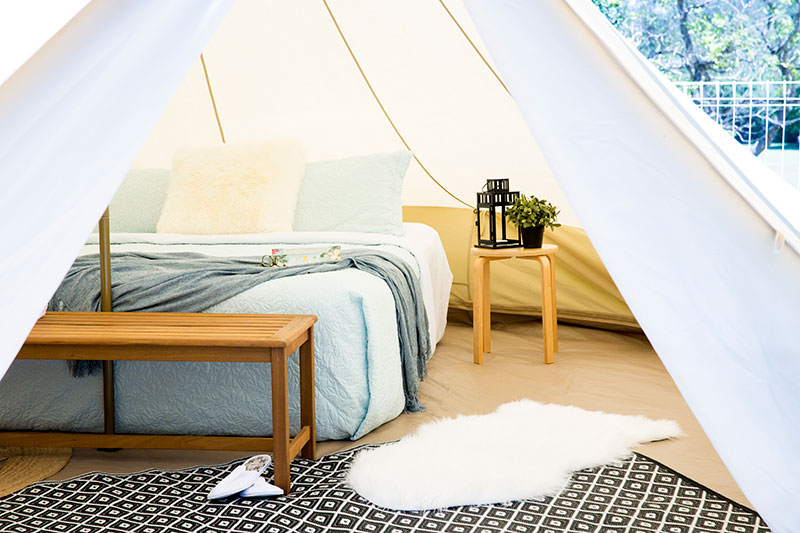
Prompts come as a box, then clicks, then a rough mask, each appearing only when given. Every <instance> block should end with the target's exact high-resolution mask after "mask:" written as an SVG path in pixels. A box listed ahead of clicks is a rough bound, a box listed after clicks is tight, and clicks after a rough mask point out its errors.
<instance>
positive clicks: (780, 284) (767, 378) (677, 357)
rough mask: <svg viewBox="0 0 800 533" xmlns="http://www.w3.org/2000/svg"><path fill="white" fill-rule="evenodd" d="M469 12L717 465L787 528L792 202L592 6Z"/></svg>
mask: <svg viewBox="0 0 800 533" xmlns="http://www.w3.org/2000/svg"><path fill="white" fill-rule="evenodd" d="M468 5H469V7H470V11H471V13H472V15H473V17H474V20H475V21H476V23H477V24H478V27H479V28H480V30H481V34H482V36H483V37H484V39H485V41H486V43H487V45H488V46H489V49H490V50H491V53H492V55H493V57H494V58H495V60H496V61H497V62H498V64H499V67H500V70H501V72H502V73H503V75H504V76H505V78H506V81H507V83H508V84H509V87H510V88H511V90H512V92H514V94H515V95H516V100H517V103H518V105H519V107H520V110H521V112H522V114H523V115H524V116H525V118H526V120H527V122H528V125H529V126H530V128H531V130H532V131H533V133H534V135H535V137H536V138H537V140H538V141H539V144H540V146H541V147H542V150H543V152H544V153H545V155H546V156H547V158H548V161H549V162H550V164H551V165H552V167H553V168H554V169H555V172H556V176H557V177H558V180H559V183H560V184H561V185H562V186H563V187H564V189H565V191H566V192H567V193H568V195H569V199H570V201H571V202H572V204H573V206H574V207H575V208H576V209H577V211H578V212H579V213H580V215H581V219H582V221H583V222H584V224H585V226H586V230H587V232H588V233H589V235H590V237H591V239H592V242H593V243H594V244H595V246H596V247H597V249H598V251H599V253H600V254H601V256H602V257H603V260H604V261H605V263H606V265H607V266H608V269H609V271H610V272H611V274H612V276H613V277H614V279H615V280H616V282H617V284H618V285H619V287H620V289H621V291H622V293H623V294H624V296H625V298H626V300H627V301H628V303H629V304H630V306H631V309H633V311H634V314H635V315H636V317H637V318H638V320H639V322H640V323H641V325H642V327H643V328H644V330H645V332H646V333H647V335H648V338H649V339H650V340H651V342H652V344H653V347H654V348H655V349H656V352H657V353H658V355H659V357H660V358H661V360H662V361H663V362H664V364H665V366H666V367H667V369H668V370H669V372H670V374H671V375H672V377H673V378H674V380H675V382H676V384H677V385H678V387H679V388H680V390H681V393H682V394H683V396H684V397H685V398H686V400H687V402H688V403H689V405H690V406H691V408H692V411H693V412H694V414H695V416H697V419H698V420H699V421H700V423H701V425H702V426H703V429H704V430H705V432H706V434H707V435H708V436H709V438H710V440H711V441H712V443H713V444H714V446H715V448H716V449H717V451H718V452H719V454H720V457H722V459H723V461H724V462H725V464H726V465H727V466H728V468H729V470H730V471H731V473H732V474H733V476H734V478H736V480H737V482H738V483H739V485H740V487H741V488H742V491H743V492H744V493H745V494H746V495H747V497H748V499H749V500H750V501H751V502H752V503H753V504H754V505H755V506H756V508H757V509H758V511H759V512H760V513H761V514H762V516H763V517H764V518H765V519H766V521H767V522H768V523H769V525H770V527H771V528H772V530H773V531H781V532H789V531H798V530H800V510H798V507H797V501H798V497H799V496H800V457H798V454H797V445H798V443H800V429H799V428H800V412H799V411H798V410H797V405H798V400H800V392H798V391H800V358H798V353H800V350H798V346H800V328H798V321H799V320H800V311H798V306H797V302H798V300H800V255H798V251H799V250H800V238H798V237H800V231H798V229H800V226H799V225H798V221H799V218H798V217H800V194H798V192H797V191H795V190H793V189H791V188H790V187H788V186H787V185H786V184H784V183H782V182H781V181H780V178H779V177H778V176H776V175H774V173H772V171H770V170H769V169H767V168H766V167H765V166H763V165H759V164H758V163H757V162H756V161H755V159H754V158H753V157H752V156H751V155H750V154H749V153H747V152H746V150H745V149H744V148H742V147H741V146H739V145H738V144H737V143H736V142H735V141H734V140H733V139H732V138H730V137H729V136H727V135H725V134H724V133H723V132H722V130H721V129H719V128H718V127H717V126H716V125H715V124H713V122H712V121H711V120H710V119H709V118H708V117H707V116H705V115H704V114H703V113H702V112H700V111H699V110H698V109H696V108H695V107H694V106H693V105H692V104H691V103H689V102H688V101H686V100H685V99H684V98H683V97H682V95H680V94H679V93H678V92H677V91H676V90H675V89H674V87H672V86H671V84H670V83H669V82H668V81H667V80H666V79H665V78H664V77H663V76H661V75H660V74H659V73H658V72H657V71H656V70H655V69H654V68H653V67H652V66H651V65H649V64H648V63H647V61H646V60H645V59H644V58H643V57H642V56H641V55H639V54H638V53H637V52H636V51H635V50H633V49H632V48H630V47H629V46H628V44H627V43H626V42H625V41H624V40H623V39H622V38H621V37H620V36H619V35H618V34H617V33H616V32H614V31H613V28H611V27H610V25H609V24H608V22H607V21H606V20H605V19H604V18H603V17H602V15H601V14H600V13H599V12H598V11H597V10H596V9H594V6H592V5H591V4H590V3H588V2H585V1H582V0H566V1H564V2H527V3H525V2H516V1H514V0H502V1H498V2H492V3H491V5H489V4H487V3H482V2H479V1H476V0H468ZM565 36H569V38H565ZM554 42H558V43H559V45H558V46H557V47H552V46H548V45H549V44H550V43H554ZM532 65H535V66H536V69H535V70H534V69H532V68H531V66H532ZM541 71H544V72H547V73H548V75H547V76H546V77H543V76H538V75H537V72H541ZM588 86H591V87H592V90H591V91H588V92H587V91H586V90H585V88H586V87H588ZM553 94H560V95H561V97H562V98H563V99H564V102H565V103H564V104H562V105H559V106H555V107H553V106H549V105H547V103H546V101H545V100H544V99H543V98H542V96H543V95H553ZM567 102H568V103H567ZM783 238H785V239H786V242H787V244H788V245H787V246H782V239H783ZM776 243H777V246H776Z"/></svg>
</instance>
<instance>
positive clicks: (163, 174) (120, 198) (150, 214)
mask: <svg viewBox="0 0 800 533" xmlns="http://www.w3.org/2000/svg"><path fill="white" fill-rule="evenodd" d="M167 187H169V169H168V168H135V169H132V170H131V171H130V172H128V175H127V176H126V177H125V179H124V180H123V182H122V185H120V186H119V189H117V192H116V193H115V194H114V199H113V200H111V207H110V209H109V224H110V226H111V231H117V232H129V233H155V231H156V223H158V218H159V217H160V216H161V208H162V207H164V200H165V199H166V197H167Z"/></svg>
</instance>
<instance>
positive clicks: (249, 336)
mask: <svg viewBox="0 0 800 533" xmlns="http://www.w3.org/2000/svg"><path fill="white" fill-rule="evenodd" d="M316 321H317V317H315V316H307V315H255V314H211V313H195V314H182V313H73V312H68V313H65V312H51V313H47V314H45V315H44V316H43V317H42V318H41V319H39V321H38V322H37V323H36V325H35V326H34V328H33V330H32V331H31V333H30V335H28V339H27V340H26V342H25V345H24V346H23V347H22V349H21V350H20V352H19V354H18V355H17V358H20V359H83V360H102V361H225V362H248V363H270V364H271V365H272V430H273V437H272V438H267V437H229V436H199V435H132V434H127V435H126V434H117V433H115V432H114V401H113V374H111V378H110V383H109V379H108V369H109V368H111V369H113V367H112V366H111V364H107V365H106V372H104V378H106V379H104V386H105V389H106V391H105V392H106V402H105V406H104V412H105V421H106V430H105V431H106V432H105V433H65V432H43V431H26V432H18V431H2V432H0V445H2V446H69V447H100V448H176V449H202V450H253V451H256V450H257V451H262V450H265V451H272V452H273V463H274V470H275V484H276V485H278V486H279V487H281V488H282V489H283V490H284V491H286V492H287V493H288V492H289V489H290V479H289V463H290V462H291V461H292V459H294V458H295V457H296V456H297V455H298V454H301V455H302V456H303V457H305V458H307V459H314V457H315V453H316V448H315V446H316V422H315V416H314V411H315V405H314V323H315V322H316ZM298 348H299V349H300V411H301V414H300V418H301V429H300V432H299V433H298V434H297V435H295V437H294V438H290V436H289V388H288V379H287V369H288V359H289V356H290V355H291V354H292V353H293V352H295V351H296V350H297V349H298ZM109 397H110V401H109ZM109 422H110V423H109Z"/></svg>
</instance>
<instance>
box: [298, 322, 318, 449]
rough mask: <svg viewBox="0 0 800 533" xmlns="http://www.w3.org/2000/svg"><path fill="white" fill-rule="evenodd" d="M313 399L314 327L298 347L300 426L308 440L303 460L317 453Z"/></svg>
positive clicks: (304, 447)
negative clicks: (307, 432)
mask: <svg viewBox="0 0 800 533" xmlns="http://www.w3.org/2000/svg"><path fill="white" fill-rule="evenodd" d="M315 410H316V406H315V398H314V327H313V326H312V327H311V328H309V330H308V340H307V341H306V342H305V343H304V344H303V345H302V346H300V425H301V426H308V428H309V430H310V432H309V440H308V442H307V443H306V445H305V446H303V449H302V450H301V451H300V454H301V456H302V457H304V458H305V459H315V458H316V453H317V448H316V447H317V426H316V419H317V417H316V416H315Z"/></svg>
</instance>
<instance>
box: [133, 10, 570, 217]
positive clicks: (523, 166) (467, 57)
mask: <svg viewBox="0 0 800 533" xmlns="http://www.w3.org/2000/svg"><path fill="white" fill-rule="evenodd" d="M451 4H453V5H452V6H451V8H452V9H453V12H454V15H456V16H457V17H459V20H460V21H461V22H462V23H463V24H464V25H465V29H466V30H467V31H472V32H474V29H473V28H472V27H471V24H470V22H469V17H468V15H467V14H466V12H465V11H464V8H463V5H461V4H460V3H458V2H451ZM331 7H332V8H333V9H334V11H335V13H336V17H337V19H338V21H339V24H340V25H341V28H342V31H343V32H344V34H345V35H346V37H347V39H348V41H349V43H350V45H351V47H352V48H353V50H354V52H355V54H356V56H357V57H358V60H359V61H360V62H361V65H362V67H363V68H364V71H365V73H366V75H367V77H368V78H369V80H370V82H371V83H372V85H373V87H374V89H375V91H376V93H377V94H378V95H379V96H380V98H381V100H382V102H383V104H384V106H385V107H386V108H387V111H388V112H389V114H390V115H391V117H392V118H393V119H394V120H395V122H396V124H397V127H398V129H399V130H400V131H401V132H402V134H403V135H404V137H405V138H406V140H407V141H408V142H409V144H410V145H411V149H412V150H413V151H414V152H415V153H416V155H417V156H418V157H419V158H420V160H421V161H422V162H423V164H425V165H426V167H427V168H428V169H429V170H430V171H431V173H432V174H433V175H434V176H435V177H437V179H439V180H440V181H442V182H443V183H445V184H446V186H447V187H448V189H450V190H451V191H452V192H453V193H454V194H455V195H456V196H458V197H459V198H461V199H463V200H465V201H466V202H468V203H470V204H474V202H475V192H476V191H478V190H479V189H480V188H481V186H482V185H483V184H484V183H485V180H486V178H487V177H493V176H494V177H509V178H510V179H511V183H512V186H513V188H514V189H515V190H522V191H528V192H529V193H535V194H537V195H539V196H544V197H546V198H548V199H550V200H551V201H552V202H553V203H555V204H557V205H559V206H562V211H561V221H562V222H563V223H565V224H568V225H574V226H578V225H579V223H578V221H577V218H576V217H575V215H574V213H573V212H572V210H571V208H570V207H569V204H568V203H567V201H566V198H565V197H564V195H563V193H562V192H561V190H560V188H559V187H558V185H557V184H556V183H555V181H553V179H552V174H551V172H550V170H549V168H548V166H547V164H546V162H545V161H544V159H543V158H542V155H541V153H540V152H539V150H538V148H537V146H536V144H535V142H534V141H533V139H532V137H531V136H530V133H529V132H528V129H527V127H526V126H525V123H524V121H523V120H522V119H521V117H520V116H519V112H518V111H517V109H516V106H515V104H514V101H513V99H512V98H511V97H510V96H509V95H508V94H507V93H506V92H505V90H504V89H503V87H502V86H501V85H500V84H499V83H498V82H497V80H496V79H495V78H494V77H493V76H492V74H491V72H490V71H489V70H488V69H487V68H486V67H485V66H484V65H483V63H482V62H481V60H480V58H479V57H478V56H477V55H476V54H475V52H474V50H472V48H471V47H470V46H469V44H468V43H467V42H466V40H465V39H464V37H463V35H461V33H460V32H459V30H458V28H457V27H456V26H455V25H454V24H453V22H452V21H451V20H450V18H449V17H448V16H447V14H446V12H445V11H444V10H443V9H442V7H441V6H440V5H439V4H438V2H416V3H413V4H407V3H404V2H368V1H357V2H332V3H331ZM256 21H257V23H256ZM412 35H413V38H412ZM473 35H475V34H474V33H473ZM475 37H476V38H477V35H475ZM479 42H480V41H479V39H478V43H479ZM204 56H205V61H206V66H207V67H208V72H209V77H210V79H211V83H212V86H213V90H214V95H215V97H216V101H217V107H218V109H219V114H220V119H221V121H222V125H223V128H224V130H225V136H226V139H227V141H228V142H236V141H245V140H250V139H257V138H276V137H288V138H297V139H302V141H303V144H304V146H305V148H306V152H307V153H306V157H307V159H308V160H309V161H315V160H320V159H332V158H337V157H348V156H352V155H358V154H369V153H374V152H386V151H393V150H398V149H402V148H403V145H402V143H401V142H400V140H399V139H398V138H397V136H396V135H395V133H394V132H393V131H392V128H391V126H390V125H389V124H388V123H387V121H386V119H385V118H384V116H383V115H382V114H381V111H380V108H379V107H378V105H377V104H376V103H375V101H374V99H373V97H372V95H371V94H370V92H369V90H368V88H367V87H366V85H365V83H364V81H363V80H362V79H361V76H360V74H359V72H358V70H357V68H356V66H355V65H354V63H353V61H352V59H351V58H350V56H349V54H348V52H347V49H346V48H345V46H344V44H343V43H342V41H341V39H340V37H339V35H338V33H337V32H336V28H335V27H334V26H333V24H332V23H331V20H330V17H329V15H328V13H327V11H326V10H325V8H324V5H323V4H321V3H318V2H276V1H272V2H257V1H254V0H240V1H238V2H236V4H235V5H234V6H233V8H232V9H231V11H230V13H229V14H228V16H227V17H226V18H225V20H224V21H223V22H222V24H221V25H220V28H219V31H217V32H216V33H215V34H214V36H213V37H212V38H211V40H210V42H209V44H208V46H207V47H206V49H205V50H204ZM219 142H220V138H219V132H218V131H217V127H216V123H215V121H214V116H213V111H212V109H211V106H210V104H209V96H208V92H207V90H206V87H205V83H204V79H203V72H202V68H201V66H200V63H199V61H198V62H197V63H196V64H195V66H194V67H193V68H192V71H191V72H190V74H189V76H188V77H187V78H186V79H185V80H184V82H183V84H182V85H181V87H180V88H179V89H178V91H177V92H176V93H175V95H174V96H173V98H172V101H171V103H170V105H169V107H168V108H167V111H166V113H165V115H164V116H163V117H162V118H161V120H160V121H159V123H158V125H157V126H156V128H155V130H154V132H153V134H152V136H151V137H150V139H149V140H148V142H147V144H146V145H145V147H144V148H143V150H142V152H141V153H140V155H139V157H138V159H137V161H136V163H135V166H136V167H169V165H170V161H171V159H172V155H173V154H174V151H175V149H177V148H178V147H181V146H186V145H193V144H194V145H208V144H216V143H219ZM404 187H405V188H404V198H403V200H404V204H407V205H432V206H454V207H463V205H461V204H458V203H457V202H456V201H455V200H453V199H452V198H450V197H449V196H448V195H447V194H446V193H445V192H443V191H442V190H441V189H439V188H438V187H437V186H436V185H435V184H434V183H433V182H432V181H431V180H430V179H429V178H428V177H427V176H425V175H424V173H423V172H422V171H421V170H420V168H419V166H418V165H416V164H415V163H412V165H411V167H410V168H409V172H408V175H407V176H406V179H405V183H404Z"/></svg>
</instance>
